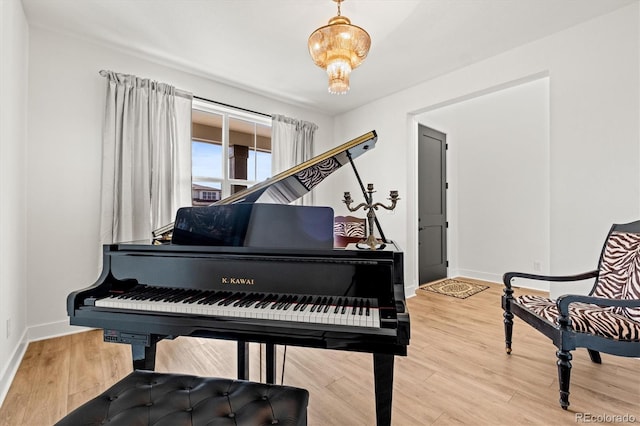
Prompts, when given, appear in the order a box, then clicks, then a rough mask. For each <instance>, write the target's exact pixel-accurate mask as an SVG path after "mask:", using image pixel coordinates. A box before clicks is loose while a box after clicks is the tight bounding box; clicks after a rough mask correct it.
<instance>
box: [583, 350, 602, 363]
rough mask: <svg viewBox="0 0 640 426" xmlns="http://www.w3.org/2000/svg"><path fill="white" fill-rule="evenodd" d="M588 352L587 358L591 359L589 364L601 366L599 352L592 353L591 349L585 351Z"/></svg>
mask: <svg viewBox="0 0 640 426" xmlns="http://www.w3.org/2000/svg"><path fill="white" fill-rule="evenodd" d="M587 352H589V358H591V362H594V363H596V364H602V358H600V352H598V351H594V350H593V349H587Z"/></svg>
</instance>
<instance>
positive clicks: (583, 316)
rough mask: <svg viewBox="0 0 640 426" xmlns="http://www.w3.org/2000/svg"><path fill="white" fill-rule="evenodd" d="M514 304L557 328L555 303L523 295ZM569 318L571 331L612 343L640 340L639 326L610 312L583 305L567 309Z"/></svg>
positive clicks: (574, 305) (605, 309)
mask: <svg viewBox="0 0 640 426" xmlns="http://www.w3.org/2000/svg"><path fill="white" fill-rule="evenodd" d="M515 302H516V303H518V304H520V305H522V306H524V307H525V308H527V309H529V310H530V311H532V312H533V313H535V314H536V315H538V316H540V317H542V318H544V319H545V320H547V321H548V322H550V323H552V324H555V325H558V316H559V313H558V308H557V306H556V302H555V301H554V300H551V299H547V298H545V297H540V296H533V295H524V296H519V297H516V298H515ZM569 316H570V317H571V324H572V326H573V329H574V330H576V331H578V332H581V333H589V334H594V335H599V336H603V337H606V338H608V339H616V340H632V341H639V340H640V322H637V321H634V320H631V319H629V318H628V317H626V316H625V315H620V314H618V313H616V312H614V309H613V308H601V307H599V306H597V305H591V304H586V303H572V304H571V305H569Z"/></svg>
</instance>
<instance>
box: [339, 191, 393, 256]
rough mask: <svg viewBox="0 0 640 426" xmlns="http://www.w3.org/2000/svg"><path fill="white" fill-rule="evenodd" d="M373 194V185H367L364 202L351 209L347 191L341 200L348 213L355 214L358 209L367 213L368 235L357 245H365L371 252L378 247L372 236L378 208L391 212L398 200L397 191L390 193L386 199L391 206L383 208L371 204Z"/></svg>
mask: <svg viewBox="0 0 640 426" xmlns="http://www.w3.org/2000/svg"><path fill="white" fill-rule="evenodd" d="M374 192H376V191H375V190H374V189H373V184H372V183H369V184H367V194H368V195H365V198H366V202H364V203H360V204H358V205H357V206H355V207H351V203H352V202H353V200H352V199H351V193H350V192H348V191H345V193H344V200H343V202H344V203H345V204H346V205H347V209H349V211H350V212H355V211H358V210H360V209H364V210H366V211H367V224H368V227H369V235H367V238H366V239H364V240H361V241H360V242H359V244H366V245H367V246H369V248H370V249H371V250H375V249H376V248H377V247H378V241H377V240H376V237H375V236H374V235H373V224H374V222H375V221H376V210H378V207H382V208H383V209H386V210H393V209H395V208H396V203H397V202H398V200H400V198H398V191H390V192H389V198H387V199H388V200H390V201H391V205H389V206H385V205H384V204H382V203H374V202H373V193H374Z"/></svg>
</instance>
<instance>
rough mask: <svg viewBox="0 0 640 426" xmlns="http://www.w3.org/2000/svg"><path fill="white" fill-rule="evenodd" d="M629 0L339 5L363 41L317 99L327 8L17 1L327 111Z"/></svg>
mask: <svg viewBox="0 0 640 426" xmlns="http://www.w3.org/2000/svg"><path fill="white" fill-rule="evenodd" d="M638 1H639V0H346V1H345V2H344V3H343V4H342V15H344V16H347V17H348V18H350V19H351V22H352V23H353V24H354V25H358V26H360V27H362V28H364V29H365V30H367V32H368V33H369V34H370V35H371V39H372V47H371V51H370V52H369V56H368V57H367V59H366V60H365V62H364V63H363V64H362V65H361V66H360V67H359V68H357V69H356V70H354V72H353V73H352V75H351V90H350V91H349V93H347V94H346V95H331V94H329V93H328V92H327V78H326V74H325V73H324V71H323V70H322V69H320V68H318V67H316V66H315V65H314V64H313V62H312V60H311V58H310V56H309V53H308V51H307V38H308V37H309V35H310V34H311V33H312V32H313V31H314V30H315V29H316V28H317V27H319V26H323V25H326V24H327V21H328V20H329V18H331V17H332V16H334V15H335V14H336V4H335V3H334V2H333V1H331V0H22V3H23V5H24V9H25V13H26V15H27V20H28V22H29V24H30V25H34V26H38V27H43V28H48V29H53V30H56V31H60V32H63V33H67V34H76V35H79V36H80V37H82V38H85V39H90V40H95V41H98V42H100V43H108V44H110V45H114V46H116V47H117V48H119V49H121V50H125V51H128V52H130V53H132V54H134V55H140V56H142V57H145V58H148V59H152V60H156V61H161V62H162V63H164V64H167V65H170V66H173V67H176V68H179V69H182V70H185V71H189V72H192V73H194V74H197V75H200V76H204V77H206V78H210V79H212V80H216V81H219V82H222V83H225V84H228V85H231V86H234V87H239V88H242V89H245V90H249V91H251V92H254V93H258V94H263V95H266V96H269V97H273V98H276V99H279V100H282V101H285V102H289V103H293V104H295V105H298V106H302V107H308V108H312V109H315V110H317V111H320V112H323V113H326V114H329V115H335V114H339V113H342V112H345V111H348V110H351V109H353V108H356V107H358V106H360V105H363V104H366V103H369V102H371V101H373V100H375V99H378V98H381V97H384V96H386V95H389V94H391V93H394V92H397V91H400V90H403V89H406V88H409V87H411V86H413V85H416V84H418V83H421V82H423V81H426V80H429V79H432V78H435V77H437V76H439V75H442V74H445V73H448V72H451V71H453V70H455V69H458V68H461V67H464V66H466V65H469V64H471V63H473V62H477V61H480V60H482V59H485V58H488V57H490V56H493V55H496V54H499V53H501V52H504V51H506V50H509V49H512V48H515V47H517V46H520V45H523V44H525V43H528V42H531V41H533V40H536V39H539V38H542V37H545V36H547V35H550V34H553V33H555V32H558V31H561V30H563V29H565V28H568V27H571V26H574V25H576V24H579V23H581V22H584V21H587V20H589V19H592V18H594V17H596V16H599V15H603V14H606V13H608V12H611V11H613V10H615V9H618V8H620V7H623V6H625V5H628V4H630V3H634V2H638ZM114 71H117V72H128V70H114ZM143 77H144V76H143ZM168 83H170V82H168ZM182 89H187V90H188V89H189V88H182ZM196 95H197V93H196Z"/></svg>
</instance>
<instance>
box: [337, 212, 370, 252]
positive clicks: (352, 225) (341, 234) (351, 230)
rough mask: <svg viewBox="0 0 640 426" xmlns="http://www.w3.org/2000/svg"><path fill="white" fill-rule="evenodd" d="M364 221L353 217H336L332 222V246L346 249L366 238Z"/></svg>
mask: <svg viewBox="0 0 640 426" xmlns="http://www.w3.org/2000/svg"><path fill="white" fill-rule="evenodd" d="M365 225H366V219H363V218H360V217H354V216H336V217H335V220H334V222H333V246H334V247H346V246H347V245H348V244H350V243H359V242H360V241H363V240H364V239H365V238H366V235H365Z"/></svg>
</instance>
